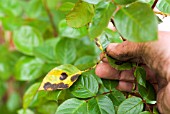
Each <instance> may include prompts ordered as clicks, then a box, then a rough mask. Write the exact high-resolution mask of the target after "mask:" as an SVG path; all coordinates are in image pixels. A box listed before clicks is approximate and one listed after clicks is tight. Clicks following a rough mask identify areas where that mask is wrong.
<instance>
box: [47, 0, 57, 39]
mask: <svg viewBox="0 0 170 114" xmlns="http://www.w3.org/2000/svg"><path fill="white" fill-rule="evenodd" d="M44 7H45V10H46V12H47V14H48V17H49V19H50V23H51V26H52V28H53V35H54V37H57V29H56V26H55V23H54V20H53V15H52V13H51V11H50V9H49V8H48V5H47V0H44Z"/></svg>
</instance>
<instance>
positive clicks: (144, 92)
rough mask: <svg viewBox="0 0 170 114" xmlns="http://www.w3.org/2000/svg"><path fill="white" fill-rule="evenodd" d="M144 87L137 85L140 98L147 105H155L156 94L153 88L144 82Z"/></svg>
mask: <svg viewBox="0 0 170 114" xmlns="http://www.w3.org/2000/svg"><path fill="white" fill-rule="evenodd" d="M146 87H147V88H145V87H143V86H141V85H140V84H138V91H139V94H140V95H141V96H142V98H143V99H144V100H146V102H147V103H149V104H155V103H156V92H155V89H154V88H153V86H152V85H151V84H150V83H149V82H146Z"/></svg>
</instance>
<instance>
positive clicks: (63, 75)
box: [60, 72, 68, 80]
mask: <svg viewBox="0 0 170 114" xmlns="http://www.w3.org/2000/svg"><path fill="white" fill-rule="evenodd" d="M67 77H68V75H67V74H66V73H65V72H63V73H62V74H61V76H60V80H65V79H66V78H67Z"/></svg>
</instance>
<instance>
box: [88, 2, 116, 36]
mask: <svg viewBox="0 0 170 114" xmlns="http://www.w3.org/2000/svg"><path fill="white" fill-rule="evenodd" d="M115 9H116V7H115V5H114V4H113V3H112V2H100V3H99V4H97V6H96V10H95V15H94V17H93V21H92V23H91V24H90V27H89V36H90V38H91V39H94V38H96V37H98V36H99V35H100V34H101V33H102V31H103V30H104V29H105V28H106V27H107V25H108V23H109V21H110V19H111V16H112V14H113V12H114V11H115Z"/></svg>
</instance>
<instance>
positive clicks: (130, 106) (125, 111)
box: [117, 97, 143, 114]
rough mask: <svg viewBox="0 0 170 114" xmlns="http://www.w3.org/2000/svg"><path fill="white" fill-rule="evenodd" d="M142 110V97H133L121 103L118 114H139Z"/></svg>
mask: <svg viewBox="0 0 170 114" xmlns="http://www.w3.org/2000/svg"><path fill="white" fill-rule="evenodd" d="M142 110H143V102H142V99H141V98H138V97H131V98H128V99H126V100H125V101H123V102H122V103H121V104H120V105H119V107H118V112H117V114H139V113H140V112H142Z"/></svg>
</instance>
